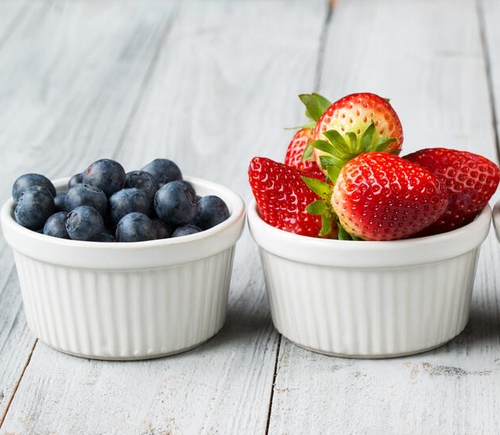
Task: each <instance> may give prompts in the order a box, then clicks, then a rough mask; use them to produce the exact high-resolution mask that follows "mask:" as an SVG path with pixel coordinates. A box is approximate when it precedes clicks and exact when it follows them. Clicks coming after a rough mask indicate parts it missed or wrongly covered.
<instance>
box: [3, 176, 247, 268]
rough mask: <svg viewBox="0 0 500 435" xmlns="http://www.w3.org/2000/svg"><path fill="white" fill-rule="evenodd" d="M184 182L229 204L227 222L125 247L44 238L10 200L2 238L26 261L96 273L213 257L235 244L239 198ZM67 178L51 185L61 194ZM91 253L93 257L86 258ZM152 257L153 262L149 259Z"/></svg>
mask: <svg viewBox="0 0 500 435" xmlns="http://www.w3.org/2000/svg"><path fill="white" fill-rule="evenodd" d="M183 179H184V180H186V181H188V182H190V183H192V184H193V186H194V187H195V190H196V192H197V193H198V194H201V196H204V195H209V194H213V195H218V196H220V197H221V198H222V199H223V200H224V201H225V202H226V203H227V206H228V208H229V211H230V216H229V218H228V219H226V220H225V221H224V222H221V223H220V224H218V225H216V226H215V227H212V228H209V229H208V230H204V231H202V232H199V233H196V234H190V235H186V236H183V237H176V238H168V239H157V240H148V241H141V242H123V243H118V242H91V241H80V240H69V239H61V238H57V237H51V236H47V235H45V234H41V233H38V232H36V231H33V230H30V229H27V228H25V227H23V226H21V225H20V224H18V223H17V222H16V221H15V219H14V216H13V213H14V201H13V199H12V198H9V199H8V200H7V201H6V202H5V203H4V204H3V206H2V208H1V211H0V216H1V223H2V230H3V234H4V237H5V240H6V241H7V243H8V244H9V245H10V246H11V247H12V249H13V250H14V251H18V252H20V253H22V254H24V255H27V256H29V257H32V258H36V259H38V260H41V261H45V262H49V263H50V262H54V263H59V264H61V265H66V266H74V267H83V268H87V267H91V268H98V269H107V268H118V269H122V268H127V269H128V268H131V267H137V268H144V267H147V268H155V267H163V266H165V265H175V264H181V263H185V262H188V261H195V260H198V259H200V258H204V257H207V256H211V255H215V254H216V253H218V252H220V251H222V250H224V249H227V248H228V247H230V246H232V245H234V244H235V243H236V241H237V240H238V238H239V237H240V235H241V232H242V230H243V226H244V223H245V219H244V218H245V215H246V206H245V203H244V201H243V199H242V198H241V197H240V196H239V195H238V194H237V193H236V192H234V191H233V190H231V189H229V188H228V187H225V186H223V185H221V184H218V183H215V182H212V181H209V180H204V179H201V178H197V177H190V176H184V177H183ZM68 180H69V177H65V178H58V179H55V180H53V181H52V182H53V183H54V185H55V187H56V190H57V191H58V192H61V191H64V190H65V188H66V186H67V183H68ZM211 245H212V246H211ZM87 253H88V254H89V255H86V254H87ZM145 254H147V255H145ZM91 255H92V256H94V257H95V258H94V259H92V258H90V256H91ZM153 255H154V256H155V257H156V259H155V260H153V261H151V257H152V256H153ZM85 257H89V258H85ZM146 257H147V258H148V259H149V260H146ZM141 258H142V259H141Z"/></svg>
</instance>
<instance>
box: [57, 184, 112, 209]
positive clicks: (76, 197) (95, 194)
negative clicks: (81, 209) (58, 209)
mask: <svg viewBox="0 0 500 435" xmlns="http://www.w3.org/2000/svg"><path fill="white" fill-rule="evenodd" d="M80 205H90V206H91V207H94V208H95V209H96V210H97V211H98V212H99V213H100V214H101V216H102V217H105V216H106V211H107V209H108V198H107V197H106V194H105V193H104V192H103V191H102V190H101V189H100V188H99V187H97V186H93V185H91V184H83V183H82V184H75V185H74V186H73V187H72V188H70V189H69V190H68V191H67V192H66V198H65V200H64V206H65V210H66V211H68V212H70V211H71V210H73V209H74V208H76V207H78V206H80Z"/></svg>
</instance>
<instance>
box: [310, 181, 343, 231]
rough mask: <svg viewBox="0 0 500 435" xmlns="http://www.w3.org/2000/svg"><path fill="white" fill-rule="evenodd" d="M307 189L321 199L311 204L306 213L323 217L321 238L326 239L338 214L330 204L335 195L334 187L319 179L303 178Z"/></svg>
mask: <svg viewBox="0 0 500 435" xmlns="http://www.w3.org/2000/svg"><path fill="white" fill-rule="evenodd" d="M302 179H303V180H304V183H306V184H307V187H309V189H311V190H312V191H313V192H314V193H316V194H317V195H318V196H319V197H320V199H318V200H316V201H314V202H312V203H310V204H309V205H308V206H307V207H306V211H307V212H308V213H310V214H312V215H315V216H321V224H322V226H321V231H320V233H319V236H320V237H325V236H327V235H328V234H330V233H331V231H332V224H333V222H334V220H336V214H335V212H334V211H333V207H332V205H331V202H330V198H331V197H332V194H333V186H332V185H331V184H328V183H327V182H324V181H320V180H318V179H317V178H309V177H302Z"/></svg>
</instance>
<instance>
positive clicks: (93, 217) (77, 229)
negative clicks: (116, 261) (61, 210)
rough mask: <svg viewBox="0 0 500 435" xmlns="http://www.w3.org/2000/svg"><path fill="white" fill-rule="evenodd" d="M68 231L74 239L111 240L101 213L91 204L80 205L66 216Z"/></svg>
mask: <svg viewBox="0 0 500 435" xmlns="http://www.w3.org/2000/svg"><path fill="white" fill-rule="evenodd" d="M65 225H66V231H67V232H68V234H69V237H70V238H71V239H73V240H88V241H96V242H101V241H111V240H110V238H109V234H108V233H107V232H106V229H105V227H104V220H103V218H102V216H101V214H100V213H99V212H98V211H97V210H96V209H95V208H94V207H91V206H89V205H80V206H78V207H76V208H74V209H73V210H72V211H70V212H69V213H68V214H67V216H66V221H65Z"/></svg>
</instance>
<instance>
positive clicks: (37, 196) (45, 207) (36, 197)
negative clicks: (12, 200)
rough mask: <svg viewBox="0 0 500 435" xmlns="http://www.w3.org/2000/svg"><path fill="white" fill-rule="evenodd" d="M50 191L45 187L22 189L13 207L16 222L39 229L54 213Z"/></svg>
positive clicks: (54, 207) (32, 228) (54, 208)
mask: <svg viewBox="0 0 500 435" xmlns="http://www.w3.org/2000/svg"><path fill="white" fill-rule="evenodd" d="M55 211H56V206H55V204H54V197H53V196H52V193H51V192H50V191H49V190H48V189H47V188H45V187H40V186H31V187H28V188H27V189H25V190H24V192H23V194H22V195H21V197H20V198H19V200H18V201H17V204H16V207H15V209H14V217H15V219H16V222H17V223H19V224H20V225H22V226H23V227H26V228H29V229H30V230H35V231H38V230H41V229H42V228H43V226H44V225H45V221H46V220H47V219H48V218H49V216H50V215H52V214H53V213H55Z"/></svg>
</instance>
